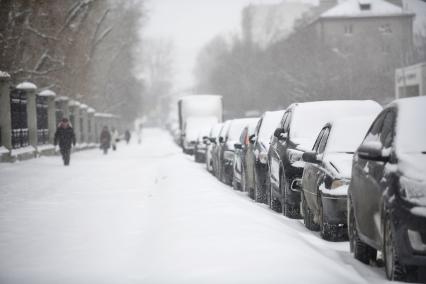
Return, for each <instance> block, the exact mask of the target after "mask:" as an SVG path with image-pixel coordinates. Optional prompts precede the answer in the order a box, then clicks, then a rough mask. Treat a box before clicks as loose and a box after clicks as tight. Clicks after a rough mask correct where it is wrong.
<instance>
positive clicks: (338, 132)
mask: <svg viewBox="0 0 426 284" xmlns="http://www.w3.org/2000/svg"><path fill="white" fill-rule="evenodd" d="M378 112H379V110H378V111H377V113H378ZM375 117H376V116H368V117H350V118H342V119H337V120H335V121H333V122H329V123H327V124H326V125H325V126H324V127H323V129H321V131H320V133H319V135H318V137H317V139H316V141H315V144H314V147H313V149H312V150H311V151H307V152H305V153H303V155H302V159H303V161H304V162H305V168H304V170H303V177H302V215H303V219H304V222H305V226H306V227H307V228H308V229H310V230H317V229H320V232H321V236H322V237H323V238H324V239H326V240H331V241H337V240H342V239H344V238H346V237H347V193H348V185H349V181H350V178H351V165H352V157H353V154H354V152H355V150H356V149H357V148H358V146H359V145H360V144H361V141H362V140H363V138H364V136H365V134H366V133H367V130H368V128H369V127H370V125H371V122H372V121H373V120H374V118H375Z"/></svg>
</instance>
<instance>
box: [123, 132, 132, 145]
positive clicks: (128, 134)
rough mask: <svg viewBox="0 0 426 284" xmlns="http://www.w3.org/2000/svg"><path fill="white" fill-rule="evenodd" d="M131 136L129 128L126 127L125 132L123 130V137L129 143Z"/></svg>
mask: <svg viewBox="0 0 426 284" xmlns="http://www.w3.org/2000/svg"><path fill="white" fill-rule="evenodd" d="M131 137H132V135H131V134H130V131H129V129H126V132H124V139H125V140H126V143H127V144H129V142H130V138H131Z"/></svg>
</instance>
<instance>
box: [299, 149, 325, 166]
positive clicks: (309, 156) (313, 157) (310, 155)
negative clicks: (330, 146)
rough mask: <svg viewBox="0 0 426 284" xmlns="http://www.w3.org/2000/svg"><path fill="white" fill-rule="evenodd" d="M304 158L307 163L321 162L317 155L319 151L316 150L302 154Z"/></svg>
mask: <svg viewBox="0 0 426 284" xmlns="http://www.w3.org/2000/svg"><path fill="white" fill-rule="evenodd" d="M302 160H303V161H304V162H307V163H312V164H319V163H320V162H321V161H320V160H319V159H318V157H317V153H316V152H314V151H308V152H305V153H303V154H302Z"/></svg>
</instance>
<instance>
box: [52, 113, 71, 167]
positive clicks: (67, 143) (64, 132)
mask: <svg viewBox="0 0 426 284" xmlns="http://www.w3.org/2000/svg"><path fill="white" fill-rule="evenodd" d="M53 143H54V145H55V146H56V145H59V150H60V152H61V155H62V160H63V161H64V165H65V166H68V165H69V164H70V159H71V144H72V145H73V146H75V134H74V130H73V129H72V127H71V124H70V122H69V120H68V118H65V117H64V118H62V120H61V122H60V123H59V125H58V128H57V129H56V132H55V140H54V142H53Z"/></svg>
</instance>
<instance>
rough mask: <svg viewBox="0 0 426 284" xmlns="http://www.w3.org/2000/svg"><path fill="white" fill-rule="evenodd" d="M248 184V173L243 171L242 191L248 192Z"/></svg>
mask: <svg viewBox="0 0 426 284" xmlns="http://www.w3.org/2000/svg"><path fill="white" fill-rule="evenodd" d="M246 185H247V183H246V171H245V170H244V169H243V170H242V171H241V185H240V187H241V191H242V192H246V191H247V186H246Z"/></svg>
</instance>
